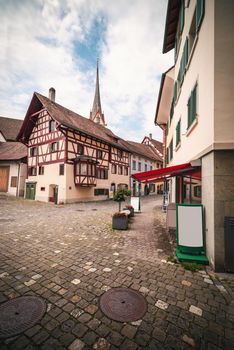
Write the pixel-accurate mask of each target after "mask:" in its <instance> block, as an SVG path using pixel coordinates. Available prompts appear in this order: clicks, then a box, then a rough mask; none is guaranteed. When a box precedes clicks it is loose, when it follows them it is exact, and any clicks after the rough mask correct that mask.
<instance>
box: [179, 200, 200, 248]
mask: <svg viewBox="0 0 234 350" xmlns="http://www.w3.org/2000/svg"><path fill="white" fill-rule="evenodd" d="M202 228H203V227H202V207H201V206H178V244H179V245H182V246H186V247H203V229H202Z"/></svg>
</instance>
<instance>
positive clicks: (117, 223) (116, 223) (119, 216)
mask: <svg viewBox="0 0 234 350" xmlns="http://www.w3.org/2000/svg"><path fill="white" fill-rule="evenodd" d="M112 228H113V229H114V230H127V229H128V216H127V215H126V214H125V213H123V212H117V213H115V214H114V215H113V217H112Z"/></svg>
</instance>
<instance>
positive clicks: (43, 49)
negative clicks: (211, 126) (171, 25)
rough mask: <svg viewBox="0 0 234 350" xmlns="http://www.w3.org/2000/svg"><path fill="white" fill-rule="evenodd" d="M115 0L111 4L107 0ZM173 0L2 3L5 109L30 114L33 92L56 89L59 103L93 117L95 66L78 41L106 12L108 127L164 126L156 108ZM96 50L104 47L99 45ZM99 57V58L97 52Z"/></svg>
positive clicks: (1, 101) (0, 90) (0, 106)
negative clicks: (88, 63) (80, 51)
mask: <svg viewBox="0 0 234 350" xmlns="http://www.w3.org/2000/svg"><path fill="white" fill-rule="evenodd" d="M107 4H108V5H107ZM166 5H167V1H166V0H164V1H159V0H158V1H155V0H129V1H125V0H119V1H117V2H116V1H108V3H107V2H106V1H105V0H98V1H95V0H66V1H62V0H49V1H48V0H46V1H45V0H37V1H27V0H23V1H20V2H18V1H9V2H6V3H5V4H4V6H3V7H2V8H1V10H2V11H1V13H0V21H1V28H2V29H1V33H0V40H1V46H0V65H1V71H0V79H1V81H3V82H4V84H1V87H0V114H1V115H7V116H11V117H16V118H17V117H19V118H23V116H24V115H25V113H26V110H27V107H28V104H29V101H30V98H31V96H32V93H33V91H35V90H36V91H38V92H40V93H42V94H44V95H47V93H48V89H49V88H50V87H51V86H53V87H55V89H56V95H57V96H56V100H57V102H58V103H61V104H63V105H64V106H66V107H68V108H71V109H73V110H74V111H76V112H77V113H79V114H81V115H84V116H88V115H89V111H90V108H91V106H92V102H93V96H94V88H95V81H94V80H95V68H93V69H92V71H88V70H86V71H84V70H83V69H82V63H83V61H84V58H83V57H82V55H81V56H79V55H75V53H77V52H76V51H74V43H75V42H83V43H84V42H86V40H87V39H88V38H89V34H90V30H91V28H92V25H93V23H94V20H95V19H97V18H98V17H99V19H100V18H101V17H104V18H105V19H106V31H105V37H104V38H103V40H102V41H101V42H99V43H98V45H99V51H100V60H101V62H100V84H101V99H102V107H103V109H104V112H105V117H106V121H107V124H108V127H110V128H111V129H112V130H113V131H114V132H115V133H117V134H118V135H119V136H122V137H124V138H126V139H132V140H139V141H140V140H142V139H143V136H144V135H145V134H148V133H150V132H151V133H153V137H154V138H158V137H161V132H160V130H158V128H156V127H155V126H154V114H155V109H156V102H157V93H158V89H159V83H160V82H159V79H158V78H157V77H158V76H159V75H161V73H162V72H164V71H165V70H167V69H168V68H169V67H170V66H171V65H172V57H171V55H162V54H161V52H162V39H163V31H164V23H165V16H166ZM95 52H96V51H95ZM92 59H93V57H92Z"/></svg>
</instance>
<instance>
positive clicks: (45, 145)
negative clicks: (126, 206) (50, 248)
mask: <svg viewBox="0 0 234 350" xmlns="http://www.w3.org/2000/svg"><path fill="white" fill-rule="evenodd" d="M98 79H99V78H98V67H97V83H96V91H95V97H94V103H93V109H92V112H91V113H90V118H89V119H88V118H84V117H82V116H80V115H79V114H77V113H75V112H73V111H71V110H69V109H67V108H65V107H63V106H61V105H59V104H58V103H56V102H55V90H54V89H53V88H51V89H50V91H49V98H47V97H45V96H42V95H41V94H39V93H34V94H33V97H32V100H31V103H30V105H29V108H28V111H27V114H26V116H25V119H24V122H23V125H22V128H21V130H20V132H19V135H18V139H19V140H20V141H21V142H23V143H24V144H25V145H27V147H28V179H27V182H26V198H30V199H37V200H41V201H51V202H54V203H68V202H74V201H78V200H97V199H105V198H108V196H109V192H110V191H111V192H113V191H114V190H115V189H117V188H119V187H123V186H124V187H128V186H129V162H130V156H129V150H128V149H127V148H126V147H125V146H124V144H123V142H122V140H121V139H120V138H119V137H118V136H116V135H115V134H114V133H113V132H112V131H111V130H110V129H108V128H106V126H105V120H104V114H103V113H102V110H101V104H100V92H99V80H98Z"/></svg>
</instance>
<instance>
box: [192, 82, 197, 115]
mask: <svg viewBox="0 0 234 350" xmlns="http://www.w3.org/2000/svg"><path fill="white" fill-rule="evenodd" d="M192 105H193V107H192V110H193V114H192V121H193V120H194V119H195V118H196V114H197V85H196V86H195V88H194V89H193V91H192Z"/></svg>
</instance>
